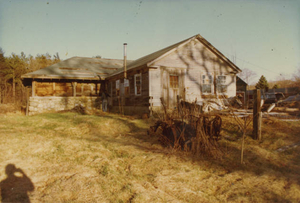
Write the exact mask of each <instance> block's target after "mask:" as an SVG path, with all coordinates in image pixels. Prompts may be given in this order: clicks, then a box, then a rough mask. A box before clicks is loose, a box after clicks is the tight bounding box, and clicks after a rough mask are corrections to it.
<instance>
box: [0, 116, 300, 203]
mask: <svg viewBox="0 0 300 203" xmlns="http://www.w3.org/2000/svg"><path fill="white" fill-rule="evenodd" d="M222 119H223V126H222V132H221V134H222V136H223V139H221V140H220V141H219V143H220V147H221V149H222V150H223V152H224V155H223V157H222V158H221V159H212V158H210V157H207V156H205V155H200V156H192V155H190V154H188V153H185V152H182V151H179V152H178V151H177V152H174V151H172V150H170V149H168V148H164V147H162V146H161V145H160V143H159V142H158V140H157V137H155V136H149V135H148V134H147V130H148V129H149V126H150V125H153V123H154V120H153V119H144V120H141V119H134V118H132V117H124V116H123V117H122V116H118V115H114V114H99V115H81V114H76V113H71V112H67V113H57V114H55V113H52V114H40V115H36V116H29V117H25V116H23V115H21V114H18V113H6V114H2V115H0V140H1V141H0V150H1V151H0V152H1V156H0V180H1V181H2V182H1V191H2V194H1V196H2V197H3V196H5V194H6V195H7V194H8V195H11V196H10V197H7V196H5V198H13V199H9V200H13V201H20V202H24V201H25V200H26V198H27V197H26V194H28V198H29V199H30V201H31V202H300V153H299V152H300V147H294V148H290V149H287V150H285V151H283V152H277V151H276V149H278V148H280V147H283V146H288V145H291V144H293V143H298V142H300V122H285V121H279V120H270V119H269V120H265V121H264V122H263V130H262V135H263V140H262V141H260V142H259V141H255V140H253V139H252V138H251V137H250V136H249V135H250V133H251V132H250V131H251V129H250V130H249V133H248V136H247V137H246V140H245V152H244V162H245V163H244V164H240V150H241V133H240V132H238V127H237V126H236V124H235V123H234V122H233V119H231V118H229V117H222ZM11 164H13V165H15V167H16V168H17V169H15V170H14V171H12V173H9V174H10V176H9V177H8V176H7V174H6V173H8V171H7V170H6V169H8V168H9V167H10V166H12V165H11ZM8 189H9V192H7V191H8ZM12 191H13V192H12ZM3 193H5V194H3ZM2 201H5V199H2Z"/></svg>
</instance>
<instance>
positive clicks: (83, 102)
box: [29, 97, 101, 115]
mask: <svg viewBox="0 0 300 203" xmlns="http://www.w3.org/2000/svg"><path fill="white" fill-rule="evenodd" d="M76 106H82V107H84V108H85V109H87V110H88V111H92V110H93V109H100V108H101V98H100V97H30V99H29V115H34V114H38V113H46V112H56V111H64V110H71V109H73V108H74V107H76Z"/></svg>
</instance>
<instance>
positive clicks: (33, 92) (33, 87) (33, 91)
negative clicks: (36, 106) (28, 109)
mask: <svg viewBox="0 0 300 203" xmlns="http://www.w3.org/2000/svg"><path fill="white" fill-rule="evenodd" d="M35 86H36V81H32V96H33V97H35Z"/></svg>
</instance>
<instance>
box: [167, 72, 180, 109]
mask: <svg viewBox="0 0 300 203" xmlns="http://www.w3.org/2000/svg"><path fill="white" fill-rule="evenodd" d="M178 95H179V76H178V75H171V74H170V77H169V101H168V104H169V108H171V109H174V108H175V107H176V106H177V96H178Z"/></svg>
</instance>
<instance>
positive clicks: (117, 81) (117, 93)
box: [116, 80, 120, 97]
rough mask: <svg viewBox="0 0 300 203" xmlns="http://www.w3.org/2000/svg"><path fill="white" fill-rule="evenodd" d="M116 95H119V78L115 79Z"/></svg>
mask: <svg viewBox="0 0 300 203" xmlns="http://www.w3.org/2000/svg"><path fill="white" fill-rule="evenodd" d="M116 96H117V97H119V96H120V80H116Z"/></svg>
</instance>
